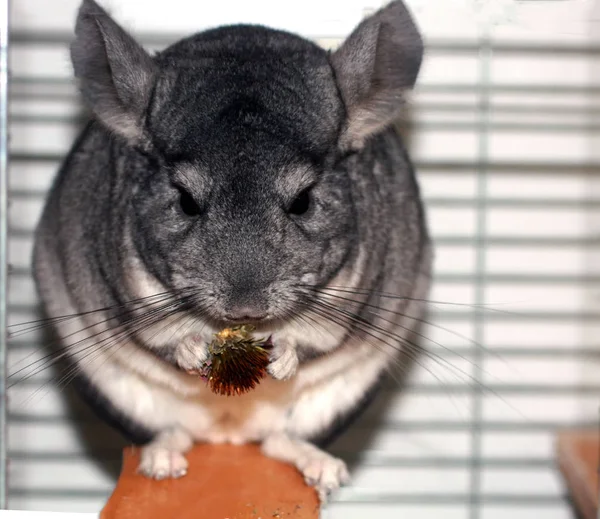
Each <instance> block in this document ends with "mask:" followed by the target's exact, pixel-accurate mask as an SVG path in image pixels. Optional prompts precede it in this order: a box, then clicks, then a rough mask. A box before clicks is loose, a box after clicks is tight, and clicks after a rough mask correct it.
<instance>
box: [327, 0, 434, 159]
mask: <svg viewBox="0 0 600 519" xmlns="http://www.w3.org/2000/svg"><path fill="white" fill-rule="evenodd" d="M422 57H423V41H422V39H421V36H420V34H419V31H418V30H417V27H416V26H415V24H414V22H413V20H412V17H411V15H410V13H409V12H408V9H407V8H406V7H405V6H404V4H403V3H402V2H400V1H397V2H392V3H390V4H388V5H387V6H386V7H384V8H383V9H381V10H380V11H378V12H376V13H375V14H373V15H372V16H370V17H369V18H366V19H365V20H363V22H362V23H361V24H360V25H359V26H358V27H357V28H356V29H355V30H354V32H353V33H352V34H351V35H350V36H349V37H348V39H347V40H346V41H345V42H344V43H343V44H342V46H341V47H340V48H339V49H337V50H336V51H335V52H334V53H333V55H332V56H331V60H332V64H333V68H334V70H335V73H336V78H337V82H338V86H339V88H340V92H341V95H342V98H343V99H344V102H345V104H346V108H347V121H346V126H345V131H344V133H343V134H342V139H341V142H340V146H341V147H342V148H344V149H360V148H361V147H362V146H363V144H364V141H365V139H367V138H368V137H369V136H370V135H373V134H375V133H377V132H378V131H380V130H382V129H383V128H384V127H386V126H388V125H389V124H390V123H392V122H394V120H395V119H396V118H397V117H398V116H399V114H400V112H401V110H402V105H403V103H404V95H405V93H406V91H407V90H409V89H411V88H412V87H413V86H414V84H415V81H416V79H417V75H418V73H419V69H420V67H421V59H422Z"/></svg>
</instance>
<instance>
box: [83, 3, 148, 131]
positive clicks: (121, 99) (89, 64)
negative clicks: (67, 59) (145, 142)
mask: <svg viewBox="0 0 600 519" xmlns="http://www.w3.org/2000/svg"><path fill="white" fill-rule="evenodd" d="M71 60H72V61H73V68H74V70H75V76H76V77H77V78H78V80H79V83H80V89H81V92H82V95H83V98H84V100H85V102H86V103H87V104H88V106H89V107H90V108H91V110H92V111H93V112H94V114H95V115H96V117H97V118H98V119H99V120H100V121H102V122H103V123H104V124H105V125H106V126H107V127H108V128H109V129H110V130H112V131H114V132H115V133H118V134H120V135H122V136H123V137H125V138H126V139H127V140H128V141H129V142H131V143H135V142H138V141H139V140H140V139H141V138H142V137H143V130H142V124H141V121H142V117H143V114H144V111H145V109H146V107H147V105H148V102H149V100H150V95H151V92H152V86H153V83H154V78H155V75H156V66H155V64H154V62H153V61H152V58H151V57H150V56H149V55H148V54H147V53H146V51H145V50H144V49H142V47H141V46H140V45H139V44H138V43H137V42H136V41H135V40H134V39H133V38H132V37H131V36H130V35H129V34H127V32H125V31H124V30H123V29H122V28H121V27H120V26H119V25H118V24H117V23H116V22H115V21H114V20H113V19H112V18H111V17H110V16H109V15H108V13H107V12H106V11H105V10H104V9H102V8H101V7H100V6H99V5H98V4H97V3H96V2H94V0H83V3H82V4H81V7H80V9H79V14H78V16H77V23H76V25H75V40H74V41H73V43H72V44H71Z"/></svg>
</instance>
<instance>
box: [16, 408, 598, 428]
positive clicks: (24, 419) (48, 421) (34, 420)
mask: <svg viewBox="0 0 600 519" xmlns="http://www.w3.org/2000/svg"><path fill="white" fill-rule="evenodd" d="M8 418H9V423H12V424H32V425H34V424H35V425H56V424H58V423H61V422H63V423H65V424H71V425H72V424H77V425H78V426H79V427H91V428H94V427H97V424H98V422H99V419H98V418H96V417H95V416H92V415H89V416H88V417H78V416H74V417H70V419H69V420H57V418H56V417H55V416H40V415H31V414H26V413H15V412H9V415H8ZM475 423H476V424H477V426H478V427H481V430H482V431H484V432H547V431H550V432H555V431H557V430H558V429H566V428H569V429H571V428H573V429H593V430H596V429H597V428H598V424H597V423H596V422H594V421H562V422H561V421H534V420H523V421H521V422H516V421H515V422H502V421H495V420H487V421H485V422H481V423H479V422H474V421H473V420H467V419H464V420H460V419H457V420H454V421H452V420H405V421H398V422H396V421H389V420H387V421H383V422H381V424H380V426H379V427H381V428H383V429H387V430H391V431H407V432H417V431H420V432H423V431H437V432H439V431H449V432H464V431H470V430H471V428H472V427H473V424H475ZM355 428H357V429H360V430H363V429H365V430H370V429H371V427H370V426H369V427H361V426H360V424H357V425H356V426H355Z"/></svg>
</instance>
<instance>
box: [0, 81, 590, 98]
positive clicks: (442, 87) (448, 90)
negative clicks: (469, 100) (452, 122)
mask: <svg viewBox="0 0 600 519" xmlns="http://www.w3.org/2000/svg"><path fill="white" fill-rule="evenodd" d="M40 85H43V86H44V87H57V86H58V87H65V86H66V87H69V88H70V89H71V93H70V95H69V93H66V92H51V93H50V94H51V95H54V96H56V95H62V96H63V98H65V99H69V98H72V97H73V95H74V94H75V92H76V89H75V82H74V80H73V78H72V77H71V76H64V77H59V76H13V77H12V78H11V80H10V86H11V89H12V90H11V96H12V97H13V98H14V99H19V98H20V97H21V96H23V95H24V96H25V97H31V92H27V91H22V90H20V89H18V88H17V87H22V86H40ZM480 88H481V87H480V84H479V83H478V82H474V83H420V84H418V85H417V86H416V87H415V95H416V96H418V95H419V94H420V93H444V94H476V93H477V92H479V90H480ZM489 89H490V94H492V95H493V94H495V93H496V94H543V95H548V96H552V97H555V96H557V95H572V94H577V95H580V94H600V86H596V85H585V84H583V85H582V84H573V85H569V84H552V83H544V84H537V83H522V84H521V83H492V84H491V85H490V86H489Z"/></svg>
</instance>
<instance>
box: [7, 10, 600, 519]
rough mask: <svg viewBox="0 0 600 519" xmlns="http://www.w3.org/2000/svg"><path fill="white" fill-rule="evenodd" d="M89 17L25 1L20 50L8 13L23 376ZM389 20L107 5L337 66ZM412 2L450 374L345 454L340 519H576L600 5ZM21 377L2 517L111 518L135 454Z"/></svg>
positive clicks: (148, 23) (65, 397)
mask: <svg viewBox="0 0 600 519" xmlns="http://www.w3.org/2000/svg"><path fill="white" fill-rule="evenodd" d="M77 3H78V2H76V1H75V0H68V1H67V0H65V2H64V3H63V2H57V3H54V2H48V1H46V0H19V1H17V2H13V4H12V19H11V20H12V21H11V31H10V34H9V33H8V31H7V28H8V22H7V20H8V7H7V2H6V1H3V2H0V138H1V139H2V141H1V143H0V144H1V147H0V179H1V184H0V188H1V194H0V218H1V221H2V228H1V233H0V293H1V294H2V295H3V296H5V295H6V296H7V297H2V298H0V316H1V319H0V346H1V348H2V349H1V352H2V355H0V369H1V370H2V371H3V372H9V371H10V372H13V371H14V370H16V369H19V368H20V367H22V366H23V365H29V364H31V363H32V362H34V361H38V360H39V359H41V358H42V357H43V356H44V354H45V353H44V351H43V349H42V348H41V341H42V336H41V335H38V334H36V333H30V334H25V335H22V336H19V337H15V338H14V339H11V340H9V341H8V342H7V341H5V340H4V337H5V335H6V333H5V332H6V330H5V323H9V324H11V323H22V322H26V321H31V320H33V319H36V318H37V316H38V309H37V301H36V296H35V290H34V288H33V282H32V278H31V266H30V262H31V245H32V230H33V228H34V225H35V223H36V221H37V218H38V217H39V211H40V208H41V204H42V201H43V199H44V196H45V192H46V190H47V188H48V186H49V184H50V182H51V180H52V178H53V175H54V174H55V172H56V170H57V168H58V165H59V162H60V161H61V159H62V157H63V156H64V154H65V153H66V151H67V150H68V148H69V147H70V145H71V143H72V140H73V138H74V137H75V135H76V133H77V130H78V128H80V125H81V122H82V121H83V120H85V115H83V114H82V111H81V106H80V103H79V100H78V97H77V94H76V90H75V86H74V84H73V82H72V79H71V71H70V68H69V64H68V57H67V56H68V54H67V45H68V42H69V40H70V37H71V30H72V28H71V26H72V23H73V16H74V12H75V9H76V7H77V5H76V4H77ZM385 3H386V2H381V1H368V0H362V1H361V0H352V1H348V0H346V1H344V2H341V1H334V0H330V1H329V2H317V1H313V0H311V1H305V3H304V4H306V5H304V4H302V5H301V3H300V2H298V3H297V5H292V4H289V5H286V6H285V8H284V7H282V5H281V4H275V3H273V2H267V1H266V0H253V2H246V1H244V0H231V1H229V2H223V3H222V4H223V5H220V6H215V5H213V4H211V5H208V4H207V3H203V2H199V3H194V2H186V1H185V0H172V1H171V2H169V4H170V5H169V13H178V12H180V13H181V14H180V15H176V14H170V18H169V20H168V21H167V22H166V23H165V17H164V11H165V9H166V8H167V7H166V5H165V3H164V2H158V1H148V2H144V3H143V5H144V7H142V6H141V4H142V3H141V2H140V3H136V2H135V1H134V0H114V1H112V2H111V3H108V2H104V4H105V5H109V6H111V7H113V11H114V13H115V15H116V17H117V18H119V19H120V21H122V22H123V23H124V25H126V26H128V27H133V29H134V31H133V32H134V33H136V34H137V35H138V36H139V38H140V40H141V41H142V42H143V43H144V44H145V45H146V46H147V47H148V48H161V47H163V46H165V45H166V44H167V43H168V42H171V41H174V40H176V39H177V38H178V37H180V36H182V35H184V34H187V33H190V32H192V31H195V30H201V29H203V28H206V27H209V26H214V25H218V24H220V23H229V22H234V21H246V22H260V23H264V24H267V25H274V26H278V27H281V28H287V29H290V30H294V31H297V32H300V33H302V34H303V35H305V36H309V37H311V38H314V39H315V40H317V41H319V42H320V43H322V44H323V45H325V46H335V45H336V44H337V43H338V41H339V39H340V38H341V37H343V36H344V35H346V34H348V33H349V31H350V30H351V28H352V27H353V26H354V25H355V24H356V23H357V22H358V21H359V19H360V18H361V16H363V15H364V14H365V12H366V10H369V9H374V8H376V7H379V6H381V5H382V4H385ZM406 3H407V4H408V5H409V7H410V8H411V9H412V10H413V12H414V14H415V17H416V19H417V21H418V23H419V24H420V26H421V28H422V30H423V32H424V34H425V37H426V49H427V54H426V61H425V64H424V67H423V72H422V74H421V78H420V82H419V85H418V87H417V89H416V91H415V92H414V94H413V95H412V98H411V109H410V117H409V118H408V120H409V121H410V123H407V122H405V123H402V124H403V125H404V128H405V130H406V132H407V135H408V137H409V142H410V150H411V154H412V157H413V159H414V161H415V163H416V169H417V171H418V178H419V180H420V183H421V185H422V188H423V191H424V196H425V203H426V207H427V211H428V219H429V222H430V225H431V229H432V232H433V236H434V243H435V248H436V263H435V279H434V286H433V293H432V294H431V299H432V300H433V301H437V303H434V304H431V312H430V316H429V317H430V319H431V324H429V325H428V326H427V327H426V329H425V330H423V332H422V333H423V335H425V336H426V337H427V338H428V340H424V341H423V346H424V347H426V348H427V350H428V351H429V352H431V355H430V356H426V357H425V358H424V359H423V362H422V366H421V367H419V368H418V369H417V370H416V372H415V373H414V374H413V376H412V377H411V380H410V383H409V384H408V386H407V387H406V388H405V389H404V390H403V391H402V392H401V393H400V392H398V391H397V388H396V387H395V385H394V384H393V383H389V384H388V385H387V386H386V387H385V388H384V391H383V397H382V399H383V400H385V403H386V405H387V408H386V409H387V410H386V412H385V414H384V415H383V417H379V414H378V411H379V409H378V405H379V404H378V402H379V401H376V402H375V404H374V406H373V407H372V408H371V409H369V410H368V411H367V413H366V414H365V416H363V417H362V418H361V419H360V420H359V422H358V423H357V424H356V425H354V426H353V427H352V428H351V429H350V430H349V431H347V433H346V434H345V435H344V436H343V437H342V438H341V439H340V440H339V441H337V443H336V444H335V445H334V447H333V451H335V453H336V454H338V455H340V456H341V457H343V458H346V459H349V460H350V461H352V462H353V467H354V468H353V478H352V484H351V485H350V486H349V487H348V488H344V489H343V490H342V491H340V492H339V493H338V494H337V495H336V497H335V499H334V502H333V503H332V504H331V505H330V506H329V507H327V509H326V510H325V511H324V517H327V518H336V519H337V518H344V519H352V518H364V517H365V516H366V515H367V514H376V516H377V517H411V519H419V518H423V519H429V518H433V517H439V516H440V514H442V516H443V517H444V518H445V519H454V518H457V519H458V518H460V519H466V518H469V519H495V518H500V517H505V516H506V515H507V514H510V516H511V517H512V518H513V519H521V518H523V519H525V518H527V519H529V518H532V519H533V518H541V517H544V518H546V519H567V518H569V517H572V516H573V515H572V514H573V512H572V508H571V504H570V501H569V498H568V496H567V494H566V491H565V487H564V484H563V481H562V479H561V477H560V474H559V471H558V469H557V467H556V461H555V454H554V441H555V435H556V433H557V431H559V430H560V429H562V428H564V427H588V428H594V427H596V424H597V422H598V400H599V397H598V395H599V394H600V385H599V383H598V381H599V380H600V377H599V376H598V374H599V373H600V346H599V343H600V298H599V297H598V296H599V290H600V261H598V260H599V259H600V175H599V172H600V151H599V150H600V146H598V144H600V138H599V135H600V45H599V42H598V40H600V25H599V23H598V22H596V21H595V20H596V18H597V17H598V14H600V2H596V1H595V0H561V1H556V0H554V1H551V0H538V1H529V2H526V1H520V2H519V1H516V0H497V1H495V0H494V1H492V0H490V2H487V3H486V2H478V1H477V0H461V1H459V0H453V1H451V0H420V1H419V0H412V1H407V2H406ZM320 4H326V5H320ZM490 6H491V7H493V9H488V8H490ZM188 13H189V14H188ZM194 17H195V18H194ZM198 20H199V21H200V22H198ZM9 35H10V49H9V47H8V45H9V38H8V36H9ZM8 56H10V67H11V69H10V70H11V74H10V78H9V80H10V81H9V83H10V85H9V86H10V88H9V90H7V58H8ZM7 94H8V101H7ZM7 116H8V118H7ZM7 121H9V123H10V124H9V126H8V129H9V131H10V142H9V141H8V139H7ZM9 198H10V213H9V218H8V219H7V211H8V199H9ZM7 254H8V259H7ZM9 262H10V269H8V265H9ZM7 287H8V288H7ZM38 366H39V365H38ZM23 374H24V375H25V376H23V377H17V378H19V380H18V381H15V380H14V378H13V377H9V378H8V379H7V378H6V377H2V386H1V387H0V396H2V399H0V411H1V412H0V429H1V431H0V434H2V436H1V441H0V505H1V504H6V503H8V506H10V508H14V509H29V510H49V511H51V510H55V511H89V512H95V511H98V510H99V509H100V508H101V506H102V504H103V503H104V502H105V501H106V499H107V497H108V495H109V493H110V491H111V490H112V488H113V487H114V484H115V479H114V477H115V474H116V473H117V471H118V467H119V464H120V452H121V448H122V446H123V442H122V440H121V439H120V438H119V437H118V436H117V435H116V433H114V432H112V431H111V430H109V429H108V428H107V427H106V426H104V425H103V424H101V423H99V422H98V421H97V420H96V419H95V418H94V417H93V416H92V414H91V413H90V412H89V411H88V410H87V409H86V408H85V407H84V406H82V405H81V404H79V403H78V401H77V399H75V398H72V395H71V393H72V391H71V389H70V387H69V386H68V384H63V380H62V379H61V374H60V372H57V371H53V370H52V367H50V368H49V369H33V370H32V371H31V372H25V373H23ZM8 386H10V390H9V391H8V393H7V392H6V388H7V387H8ZM375 416H377V417H379V418H378V420H377V422H378V423H377V424H376V425H374V424H373V422H374V417H375ZM374 429H375V432H373V430H374ZM367 438H368V441H367V440H366V439H367ZM99 460H101V462H102V463H99ZM6 500H7V501H6Z"/></svg>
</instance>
